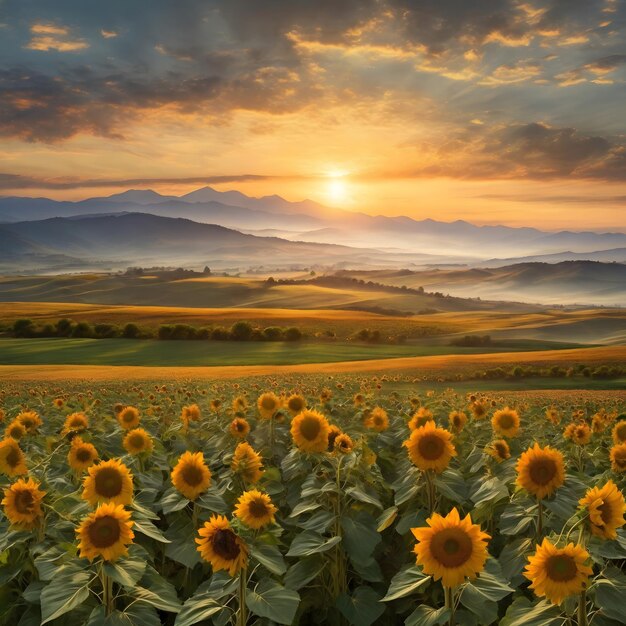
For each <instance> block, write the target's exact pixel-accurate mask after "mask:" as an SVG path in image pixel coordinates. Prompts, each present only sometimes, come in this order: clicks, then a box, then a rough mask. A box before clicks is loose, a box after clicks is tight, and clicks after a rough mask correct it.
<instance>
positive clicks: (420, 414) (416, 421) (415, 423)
mask: <svg viewBox="0 0 626 626" xmlns="http://www.w3.org/2000/svg"><path fill="white" fill-rule="evenodd" d="M434 420H435V418H434V417H433V414H432V411H431V410H430V409H427V408H426V407H425V406H421V407H420V408H419V409H417V412H416V413H415V414H414V415H413V417H412V418H411V419H410V421H409V428H410V429H411V430H415V429H416V428H419V427H420V426H424V425H425V424H426V422H434Z"/></svg>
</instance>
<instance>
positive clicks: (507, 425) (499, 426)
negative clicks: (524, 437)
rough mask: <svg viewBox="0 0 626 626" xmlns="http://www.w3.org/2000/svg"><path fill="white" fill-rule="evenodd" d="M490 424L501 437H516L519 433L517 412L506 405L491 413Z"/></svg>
mask: <svg viewBox="0 0 626 626" xmlns="http://www.w3.org/2000/svg"><path fill="white" fill-rule="evenodd" d="M491 426H492V428H493V430H494V431H495V432H496V433H497V434H498V435H500V436H501V437H509V438H512V437H517V435H518V434H519V413H518V412H517V411H515V410H514V409H510V408H509V407H508V406H507V407H506V408H504V409H500V410H499V411H496V412H495V413H494V414H493V417H492V418H491Z"/></svg>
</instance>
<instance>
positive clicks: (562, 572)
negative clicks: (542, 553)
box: [546, 554, 578, 582]
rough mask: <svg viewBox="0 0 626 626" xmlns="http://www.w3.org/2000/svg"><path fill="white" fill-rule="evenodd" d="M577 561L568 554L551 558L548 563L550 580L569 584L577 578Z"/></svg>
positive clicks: (547, 569) (547, 570)
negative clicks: (568, 582)
mask: <svg viewBox="0 0 626 626" xmlns="http://www.w3.org/2000/svg"><path fill="white" fill-rule="evenodd" d="M577 571H578V569H577V567H576V561H574V559H573V558H572V557H571V556H567V555H566V554H558V555H556V556H551V557H550V558H549V559H548V562H547V563H546V574H547V576H548V578H550V579H552V580H554V581H557V582H567V581H570V580H573V579H574V578H576V573H577Z"/></svg>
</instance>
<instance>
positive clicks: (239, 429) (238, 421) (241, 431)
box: [228, 417, 250, 439]
mask: <svg viewBox="0 0 626 626" xmlns="http://www.w3.org/2000/svg"><path fill="white" fill-rule="evenodd" d="M228 432H229V433H230V434H231V435H232V436H233V437H236V438H237V439H244V438H245V437H247V436H248V433H249V432H250V424H248V420H246V419H244V418H243V417H236V418H235V419H234V420H233V421H232V422H231V423H230V426H229V427H228Z"/></svg>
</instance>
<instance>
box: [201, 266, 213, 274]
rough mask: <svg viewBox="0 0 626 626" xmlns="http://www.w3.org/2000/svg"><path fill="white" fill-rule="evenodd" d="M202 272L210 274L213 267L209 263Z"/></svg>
mask: <svg viewBox="0 0 626 626" xmlns="http://www.w3.org/2000/svg"><path fill="white" fill-rule="evenodd" d="M202 273H203V274H205V275H207V276H208V275H209V274H210V273H211V268H210V267H209V266H208V265H205V266H204V270H203V271H202Z"/></svg>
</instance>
